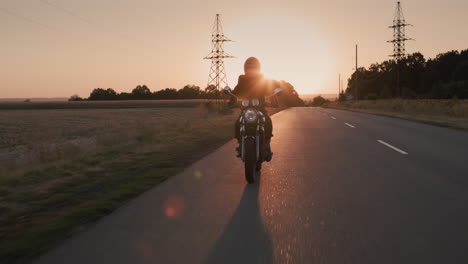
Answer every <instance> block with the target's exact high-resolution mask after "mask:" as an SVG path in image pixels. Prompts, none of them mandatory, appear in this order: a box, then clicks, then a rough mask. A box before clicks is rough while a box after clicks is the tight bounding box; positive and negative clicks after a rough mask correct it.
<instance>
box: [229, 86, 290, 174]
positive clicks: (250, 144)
mask: <svg viewBox="0 0 468 264" xmlns="http://www.w3.org/2000/svg"><path fill="white" fill-rule="evenodd" d="M224 91H225V92H226V93H227V94H229V95H230V96H233V97H234V98H236V99H237V100H241V102H242V103H241V114H240V117H239V118H240V135H241V142H240V145H239V147H240V149H239V152H240V158H241V159H242V161H243V162H244V167H245V179H246V180H247V182H248V183H254V182H255V176H256V175H259V174H260V172H261V170H262V163H263V162H264V161H266V159H265V157H266V156H267V153H266V152H267V150H266V147H265V144H264V142H265V116H264V114H263V113H262V112H261V111H260V110H259V109H260V108H261V107H262V105H260V100H259V99H257V98H250V99H242V98H238V97H237V96H236V95H235V94H233V93H232V91H231V88H229V87H226V88H224ZM281 91H282V89H281V88H276V89H275V92H274V94H273V95H271V96H275V95H277V94H279V93H280V92H281ZM271 96H269V97H271Z"/></svg>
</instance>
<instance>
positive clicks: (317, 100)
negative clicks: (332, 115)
mask: <svg viewBox="0 0 468 264" xmlns="http://www.w3.org/2000/svg"><path fill="white" fill-rule="evenodd" d="M327 102H329V101H328V100H327V99H325V98H323V97H322V96H321V95H319V96H316V97H314V99H313V100H312V106H322V105H323V104H325V103H327Z"/></svg>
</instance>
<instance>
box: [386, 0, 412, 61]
mask: <svg viewBox="0 0 468 264" xmlns="http://www.w3.org/2000/svg"><path fill="white" fill-rule="evenodd" d="M408 26H412V25H411V24H408V23H406V20H405V16H404V15H403V8H402V7H401V2H397V7H396V10H395V17H394V18H393V25H392V26H390V27H389V28H393V40H390V41H388V42H390V43H393V54H392V55H390V57H394V58H395V60H397V61H399V60H401V59H403V58H404V57H405V56H406V48H405V43H406V41H408V40H413V39H411V38H407V37H406V30H405V28H406V27H408Z"/></svg>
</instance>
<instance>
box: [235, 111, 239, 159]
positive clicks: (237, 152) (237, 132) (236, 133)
mask: <svg viewBox="0 0 468 264" xmlns="http://www.w3.org/2000/svg"><path fill="white" fill-rule="evenodd" d="M234 129H235V131H234V137H235V138H236V139H237V144H238V145H237V148H236V154H237V157H240V118H237V120H236V124H235V126H234Z"/></svg>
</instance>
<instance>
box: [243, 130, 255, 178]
mask: <svg viewBox="0 0 468 264" xmlns="http://www.w3.org/2000/svg"><path fill="white" fill-rule="evenodd" d="M244 147H245V152H244V153H245V160H244V167H245V180H246V181H247V182H248V183H249V184H252V183H254V182H255V173H256V171H257V157H256V156H257V155H256V153H255V152H256V148H255V140H254V139H252V138H246V139H245V142H244Z"/></svg>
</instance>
